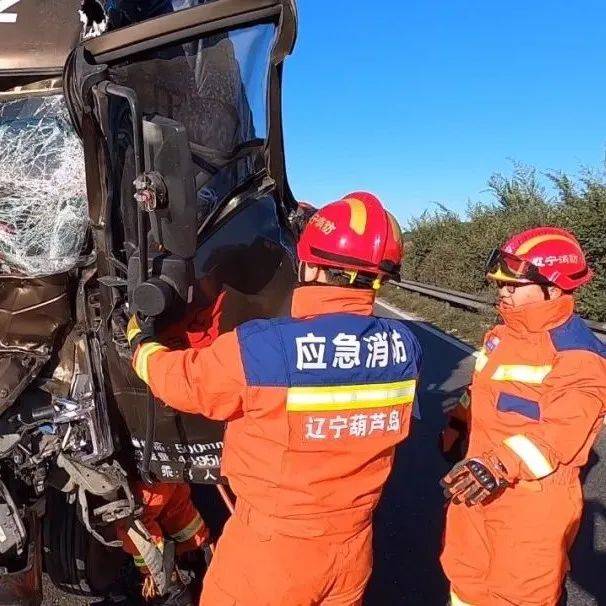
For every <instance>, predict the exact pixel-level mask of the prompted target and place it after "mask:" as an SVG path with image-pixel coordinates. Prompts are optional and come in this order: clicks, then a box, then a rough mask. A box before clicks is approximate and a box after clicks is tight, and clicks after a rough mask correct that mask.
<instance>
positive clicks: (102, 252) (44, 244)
mask: <svg viewBox="0 0 606 606" xmlns="http://www.w3.org/2000/svg"><path fill="white" fill-rule="evenodd" d="M31 4H34V3H31ZM74 4H75V6H72V5H74ZM86 4H88V3H87V2H85V3H84V5H86ZM93 4H94V7H93V8H95V9H98V8H99V7H100V6H102V5H103V4H104V3H93ZM26 5H27V8H28V10H29V9H30V8H31V6H30V3H27V2H26V0H24V1H23V6H24V7H25V6H26ZM68 5H69V6H68ZM143 6H144V7H147V8H148V9H150V7H151V8H153V11H152V12H151V13H150V12H149V11H148V12H145V10H141V8H142V7H143ZM66 7H67V8H66V10H69V11H73V16H75V15H76V14H77V9H78V3H73V2H72V3H69V2H67V3H66ZM102 8H103V9H104V10H102V11H100V12H99V16H98V18H99V19H101V21H98V22H95V24H94V27H89V26H90V25H91V24H90V18H91V17H92V14H85V15H84V16H85V17H86V18H87V19H89V22H88V23H86V24H85V27H84V31H85V33H86V34H87V35H88V34H90V32H91V31H92V32H93V34H95V33H96V34H101V35H99V36H98V37H93V38H90V39H88V40H86V41H85V42H83V43H81V44H79V45H77V47H76V49H75V50H74V52H73V53H72V54H71V55H70V57H69V59H68V61H67V63H66V65H65V69H64V72H63V74H62V79H63V81H62V85H63V92H64V94H63V95H62V94H61V91H59V90H57V88H56V86H57V83H56V81H55V82H54V83H53V85H52V95H51V94H50V92H49V90H46V91H45V92H44V93H41V94H40V96H39V97H36V99H38V101H37V103H40V104H41V105H40V106H39V107H43V106H44V103H45V102H42V101H41V99H42V98H44V97H47V96H48V97H52V99H51V101H50V102H49V103H48V104H47V105H46V106H45V107H46V110H45V111H46V117H45V118H44V121H42V122H41V128H40V129H38V130H37V132H38V134H41V133H43V132H48V129H50V128H51V125H52V128H58V126H57V125H58V124H60V125H61V128H63V126H64V125H67V126H66V128H65V130H64V134H65V138H66V140H67V141H69V142H70V144H71V142H74V141H76V140H75V138H74V136H73V135H74V132H75V133H77V135H78V137H79V138H80V140H81V145H82V147H83V158H84V170H82V163H81V162H82V161H81V160H78V159H76V158H72V160H73V161H70V162H68V163H67V165H63V168H62V170H64V171H71V172H70V173H69V174H70V175H71V176H70V177H69V178H68V179H60V180H59V182H58V183H59V184H60V186H61V187H63V188H65V187H66V186H69V188H72V189H71V190H70V191H69V192H63V193H68V195H65V196H62V197H61V200H62V202H61V204H59V205H58V206H57V207H56V208H55V209H54V211H52V212H51V211H50V208H47V207H40V208H38V210H37V211H36V212H34V213H32V212H30V211H29V210H28V211H27V212H26V213H25V214H24V215H23V218H21V219H17V218H16V217H17V215H15V214H14V213H9V214H10V215H11V217H10V218H8V217H7V219H6V220H4V219H0V259H3V261H2V260H0V266H1V267H3V271H4V274H2V273H1V272H0V381H1V382H2V385H1V386H0V387H1V388H2V389H0V477H1V479H2V481H3V484H2V485H0V527H1V528H2V530H3V531H4V532H5V534H6V536H7V537H8V540H7V541H6V542H3V544H2V545H1V546H0V576H1V577H2V578H0V604H3V603H6V604H8V603H10V604H30V603H31V604H34V603H39V594H40V580H39V577H40V567H39V561H40V559H41V557H42V554H44V566H45V568H46V570H47V572H48V573H49V575H50V577H51V580H52V581H53V582H54V583H55V584H57V585H59V586H60V587H62V588H63V589H65V590H67V591H71V592H74V593H79V594H82V595H104V594H105V593H107V592H108V591H109V588H110V587H112V586H114V585H115V583H114V581H115V577H116V575H117V574H118V569H119V568H120V567H121V566H122V565H123V564H124V565H125V566H126V560H125V556H124V554H123V553H122V551H121V550H120V549H119V547H118V545H117V543H116V542H115V536H114V534H113V530H112V528H113V524H114V522H115V521H116V520H118V519H120V518H123V517H125V516H128V515H133V514H134V513H135V504H134V503H133V501H132V494H131V493H130V491H129V487H128V481H130V479H132V478H136V477H137V476H140V477H143V478H147V479H152V480H161V481H188V482H193V483H217V482H220V481H221V478H220V476H219V468H220V461H221V448H222V438H223V430H224V425H223V424H222V423H215V422H213V421H209V420H207V419H203V418H202V417H199V416H195V415H185V414H178V413H176V412H174V411H172V410H171V409H169V408H167V407H165V406H164V405H163V404H162V403H160V402H156V401H155V400H154V399H153V398H151V397H150V395H149V393H148V392H147V390H146V388H145V386H144V385H143V384H142V383H141V382H140V381H139V380H138V378H137V377H136V375H135V374H134V373H133V371H132V369H131V365H130V351H129V348H128V346H127V343H126V339H125V328H126V321H127V319H128V316H129V315H130V314H131V313H133V312H134V311H139V312H140V313H145V314H150V315H155V314H156V313H159V314H161V315H160V318H159V320H158V323H159V325H160V327H161V331H160V334H161V335H162V337H161V338H163V339H166V340H167V342H169V344H170V345H171V346H173V347H184V346H188V345H191V346H200V345H201V344H203V343H202V341H203V340H204V339H201V335H204V334H206V333H207V332H208V331H209V328H210V329H211V332H212V333H213V334H218V333H221V332H225V331H227V330H230V329H232V328H234V327H235V326H237V325H238V324H240V323H241V322H243V321H246V320H248V319H252V318H259V317H272V316H277V315H281V314H283V313H286V312H287V311H288V308H289V300H290V295H291V290H292V287H293V285H294V282H295V279H296V275H295V252H294V249H295V245H294V240H295V237H294V234H293V230H292V227H291V225H290V222H289V217H290V216H291V214H292V212H293V211H294V209H295V207H296V204H295V202H294V200H293V197H292V195H291V193H290V189H289V187H288V182H287V178H286V173H285V162H284V149H283V142H282V125H281V110H280V97H281V95H280V87H281V73H282V63H283V61H284V59H285V57H286V55H287V54H288V53H289V52H290V50H291V49H292V46H293V44H294V39H295V29H296V14H295V10H294V6H293V4H292V3H291V2H290V1H287V0H247V1H244V0H215V1H211V2H194V1H190V2H185V1H183V0H174V1H173V2H166V1H163V2H150V3H136V2H129V1H128V0H118V1H114V2H111V3H110V2H108V3H105V6H104V7H102ZM70 15H72V13H70ZM70 18H71V17H70ZM85 20H86V19H85ZM72 26H73V30H70V32H71V34H70V35H65V36H64V39H62V41H61V44H62V45H63V47H65V48H70V47H71V46H73V45H74V44H75V40H74V35H75V32H76V31H77V32H80V28H81V26H80V23H78V22H77V19H76V21H74V19H73V18H71V21H70V27H72ZM76 28H77V29H76ZM102 32H105V33H102ZM70 36H71V38H70ZM76 37H77V36H76ZM70 40H71V42H70ZM57 44H58V42H57ZM70 45H71V46H70ZM63 47H62V48H63ZM41 54H43V53H41ZM1 67H3V64H2V62H1V61H0V68H1ZM45 70H46V71H45ZM43 76H44V78H43ZM59 76H61V74H60V73H59V72H58V71H57V69H56V67H55V68H52V69H50V70H49V69H47V68H46V67H45V68H44V69H38V67H35V68H33V71H32V72H31V73H26V72H24V71H22V69H21V66H20V67H18V68H16V69H11V70H9V71H8V72H7V78H8V77H10V78H11V80H10V84H9V83H8V80H6V89H11V90H12V92H13V93H15V92H17V93H23V92H24V90H23V89H18V90H16V89H15V87H16V86H21V87H22V86H25V85H32V84H35V83H37V82H40V81H41V78H42V79H48V78H49V77H52V78H57V77H59ZM0 78H1V70H0ZM30 92H31V91H30ZM36 94H37V93H36ZM34 97H35V95H30V94H29V93H28V94H26V95H25V96H23V95H22V99H26V100H27V102H24V103H23V106H24V107H25V106H28V107H30V108H34V110H33V111H35V107H36V103H34V102H33V101H32V100H31V99H33V98H34ZM0 107H1V100H0ZM7 107H8V106H7ZM51 110H52V111H51ZM66 110H67V111H69V114H70V117H71V122H72V124H73V128H74V130H73V131H71V130H70V127H69V124H68V123H67V121H66V113H65V112H66ZM11 111H13V114H16V113H17V112H16V111H14V106H13V109H12V110H11ZM22 117H23V116H21V118H20V119H22ZM23 124H25V125H27V120H25V122H23ZM45 129H47V130H45ZM53 132H54V131H53ZM44 139H45V142H47V139H48V137H45V138H44ZM43 147H44V146H43V145H42V144H35V145H32V148H31V149H32V151H33V152H39V151H40V150H42V149H43ZM0 154H1V151H0ZM0 158H1V156H0ZM32 158H34V159H35V158H37V154H36V153H33V154H32ZM4 160H6V157H4ZM11 164H13V163H11ZM57 166H61V164H60V163H57V162H56V161H55V160H52V161H51V162H50V163H47V165H46V169H47V173H46V174H45V176H44V177H42V176H40V178H41V179H45V182H44V184H39V185H40V187H39V188H35V189H36V190H37V191H38V193H42V192H47V193H49V184H48V183H47V182H46V179H50V181H51V182H52V179H53V178H54V177H53V173H52V170H54V169H55V168H56V167H57ZM51 169H52V170H51ZM11 170H15V171H18V170H22V168H20V167H17V166H13V167H12V168H11ZM65 174H68V173H67V172H66V173H65ZM83 179H84V180H85V184H86V198H82V196H81V195H80V194H81V193H82V184H83ZM17 180H19V179H17ZM29 183H32V181H30V182H29ZM50 191H52V193H53V195H54V196H55V198H54V199H56V198H57V189H56V188H52V187H51V188H50ZM76 192H78V195H76ZM0 197H2V193H1V192H0ZM40 199H43V198H40ZM65 199H66V200H68V201H67V202H65ZM82 202H84V204H81V203H82ZM74 205H76V206H77V208H78V210H79V211H81V214H78V213H74V212H73V210H74V207H75V206H74ZM34 207H35V206H34ZM34 207H32V208H34ZM30 210H31V209H30ZM44 213H46V215H45V214H44ZM60 219H61V220H60ZM32 224H35V225H36V226H37V227H36V229H38V231H37V232H36V233H37V234H40V237H39V238H38V237H34V238H32V233H31V232H30V233H28V230H27V229H24V230H19V229H17V228H19V227H25V226H28V225H32ZM44 227H46V229H43V228H44ZM42 265H44V266H45V267H46V269H44V270H42V271H40V267H41V266H42ZM61 490H63V491H64V492H61ZM45 504H46V505H45ZM64 528H70V529H73V532H72V531H70V533H68V534H67V535H66V534H65V533H64V532H63V531H62V530H61V529H64ZM92 537H95V538H92ZM57 554H59V555H60V557H58V556H57ZM109 554H111V556H109ZM108 556H109V557H108ZM100 561H103V562H104V565H103V566H99V565H98V563H99V562H100ZM110 564H111V565H110ZM2 568H3V569H4V570H2ZM28 574H29V577H27V575H28ZM15 575H20V577H19V578H17V577H16V576H15ZM26 577H27V578H26ZM30 577H33V580H32V578H30ZM2 579H4V581H3V580H2ZM15 587H17V589H14V588H15ZM5 589H6V591H5V593H6V595H7V596H8V597H7V598H6V599H5V600H4V601H3V599H4V594H3V593H2V592H3V591H4V590H5ZM11 592H12V593H11ZM22 594H23V595H22ZM17 595H19V599H17V597H16V596H17ZM11 600H12V601H11ZM132 603H135V602H132Z"/></svg>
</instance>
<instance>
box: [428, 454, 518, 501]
mask: <svg viewBox="0 0 606 606" xmlns="http://www.w3.org/2000/svg"><path fill="white" fill-rule="evenodd" d="M440 484H441V485H442V488H444V495H445V496H446V498H447V499H452V502H453V503H455V504H459V503H465V505H467V507H471V506H472V505H478V504H479V503H483V502H484V501H486V500H487V499H489V498H491V497H494V496H495V495H497V494H498V493H499V492H501V491H502V490H503V489H504V488H505V487H506V486H507V485H508V484H509V483H508V481H507V469H505V466H504V465H503V464H502V463H501V461H499V459H497V457H495V456H494V455H490V454H489V455H484V456H483V457H481V458H470V459H464V460H463V461H461V462H460V463H457V464H456V465H455V466H454V467H453V468H452V469H451V470H450V471H449V472H448V473H447V474H446V475H445V476H444V478H442V480H441V481H440Z"/></svg>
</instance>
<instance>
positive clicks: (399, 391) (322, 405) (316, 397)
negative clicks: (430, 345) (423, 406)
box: [286, 379, 417, 412]
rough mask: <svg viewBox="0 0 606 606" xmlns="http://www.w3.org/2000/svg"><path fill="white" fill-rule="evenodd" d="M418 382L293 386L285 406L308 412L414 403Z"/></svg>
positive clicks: (288, 408)
mask: <svg viewBox="0 0 606 606" xmlns="http://www.w3.org/2000/svg"><path fill="white" fill-rule="evenodd" d="M416 384H417V382H416V381H415V380H414V379H412V380H409V381H396V382H394V383H374V384H368V385H334V386H332V387H291V388H289V389H288V392H287V396H286V409H287V410H292V411H300V412H309V411H316V410H352V409H361V408H382V407H385V406H398V405H399V404H412V402H413V401H414V397H415V389H416Z"/></svg>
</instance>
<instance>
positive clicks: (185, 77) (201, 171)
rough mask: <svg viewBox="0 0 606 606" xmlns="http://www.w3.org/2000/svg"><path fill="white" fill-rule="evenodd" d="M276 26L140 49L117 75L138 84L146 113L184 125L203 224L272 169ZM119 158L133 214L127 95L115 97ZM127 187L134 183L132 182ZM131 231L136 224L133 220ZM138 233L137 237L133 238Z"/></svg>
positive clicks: (115, 77) (115, 78)
mask: <svg viewBox="0 0 606 606" xmlns="http://www.w3.org/2000/svg"><path fill="white" fill-rule="evenodd" d="M274 35H275V26H274V25H273V24H269V23H268V24H259V25H255V26H252V27H245V28H240V29H237V30H233V31H229V32H221V33H218V34H212V35H207V36H204V37H201V38H199V39H196V40H193V41H189V42H186V43H182V44H177V45H173V46H167V47H163V48H161V49H155V50H153V51H148V52H145V53H141V54H139V55H136V56H135V57H132V58H130V59H129V60H128V61H127V62H123V63H121V64H119V65H116V66H112V68H111V70H110V73H111V79H112V80H113V81H115V82H116V83H119V84H122V85H124V86H128V87H129V88H133V89H135V91H136V92H137V97H138V100H139V104H140V107H141V111H142V113H143V115H144V116H145V117H152V116H154V115H161V116H164V117H166V118H170V119H173V120H176V121H178V122H180V123H181V124H183V125H184V126H185V128H186V130H187V134H188V138H189V141H190V149H191V152H192V164H193V170H194V177H195V184H196V190H197V204H198V225H201V224H202V223H203V221H204V219H205V218H207V217H208V215H209V214H210V213H211V212H212V211H213V210H214V209H215V208H216V207H217V206H218V205H219V204H220V203H221V202H222V201H223V200H224V199H225V198H226V197H227V196H228V195H229V194H231V193H232V192H233V191H234V189H235V188H237V187H238V186H239V185H241V184H243V183H244V182H245V181H246V180H248V179H249V178H250V177H251V175H253V174H256V173H258V172H259V171H260V170H262V169H263V168H265V154H264V146H265V139H266V136H267V117H266V112H267V95H268V93H267V90H268V77H269V61H270V54H271V49H272V45H273V41H274ZM109 116H110V126H111V131H112V133H113V140H112V142H111V143H110V145H111V146H112V147H113V150H112V152H113V153H112V157H113V158H114V161H115V162H116V163H117V164H118V166H117V170H116V173H117V174H118V175H120V178H119V183H114V186H116V187H121V188H122V191H121V192H120V194H119V197H120V198H121V200H122V205H123V208H122V214H123V216H128V215H129V214H132V213H131V211H130V210H128V209H127V208H125V205H128V206H132V193H133V192H132V181H133V180H134V175H133V173H132V170H133V168H132V135H131V133H132V127H131V123H130V120H131V117H130V112H129V111H128V110H127V108H126V105H125V102H124V101H123V100H120V99H115V98H113V99H111V100H110V107H109ZM125 184H126V186H127V188H126V190H125V189H124V186H125ZM127 230H128V227H127ZM127 239H130V238H127Z"/></svg>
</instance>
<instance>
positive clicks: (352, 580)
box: [130, 192, 420, 606]
mask: <svg viewBox="0 0 606 606" xmlns="http://www.w3.org/2000/svg"><path fill="white" fill-rule="evenodd" d="M400 238H401V236H400V230H399V227H398V225H397V223H396V221H395V220H394V219H393V217H392V216H391V215H390V214H389V213H387V212H386V211H385V210H384V209H383V207H382V205H381V203H380V202H379V200H378V199H377V198H376V197H375V196H373V195H371V194H368V193H363V192H357V193H353V194H350V195H349V196H347V197H346V198H344V199H342V200H339V201H337V202H334V203H332V204H329V205H328V206H326V207H325V208H323V209H321V210H320V211H318V212H317V213H316V214H315V215H313V217H312V218H311V219H310V221H309V223H308V224H307V226H306V228H305V229H304V231H303V233H302V235H301V238H300V241H299V245H298V253H299V259H300V265H299V278H300V287H299V288H297V289H295V292H294V295H293V301H292V317H287V318H279V319H273V320H255V321H251V322H246V323H245V324H243V325H241V326H240V327H238V328H237V329H236V330H235V331H233V332H228V333H225V334H223V335H221V336H220V337H219V338H218V339H217V340H216V341H215V342H214V343H213V344H212V345H211V346H210V347H207V348H205V349H202V350H199V351H194V350H186V351H169V350H168V349H167V348H166V347H164V346H162V345H161V344H159V343H157V342H155V341H154V340H153V335H152V334H150V332H149V331H148V329H147V328H146V326H145V325H144V324H143V323H142V322H141V321H138V320H137V319H136V318H135V319H133V320H131V334H130V340H131V342H132V343H133V344H135V345H136V344H137V343H138V344H139V345H138V347H137V349H136V350H135V355H134V359H133V364H134V367H135V370H136V372H137V373H138V374H139V376H140V377H141V378H142V379H143V380H144V381H146V382H147V383H148V384H149V385H150V387H151V389H152V391H153V392H154V393H155V394H156V396H158V397H159V398H161V399H162V400H163V401H164V402H166V403H167V404H168V405H170V406H172V407H174V408H176V409H178V410H182V411H185V412H189V413H200V414H203V415H205V416H207V417H211V418H215V419H226V420H228V421H229V422H228V424H227V430H226V434H225V448H224V456H223V462H222V472H223V474H224V475H225V476H227V478H228V479H229V482H230V485H231V488H232V489H233V491H234V492H235V494H236V496H237V503H236V512H235V514H234V515H233V516H232V517H231V518H230V520H229V521H228V522H227V525H226V527H225V529H224V532H223V535H222V536H221V538H220V539H219V543H218V546H217V550H216V552H215V556H214V558H213V560H212V563H211V565H210V568H209V571H208V573H207V576H206V578H205V580H204V587H203V590H202V598H201V604H203V605H204V606H226V605H230V606H231V605H234V604H237V605H239V606H248V605H250V606H274V605H276V606H277V605H284V606H297V605H300V606H304V605H312V604H326V605H328V604H331V605H333V606H339V605H340V606H346V605H347V606H354V605H359V604H361V603H362V602H361V600H362V594H363V592H364V588H365V586H366V583H367V581H368V578H369V576H370V572H371V567H372V546H371V539H372V530H371V524H372V512H373V509H374V508H375V506H376V504H377V502H378V500H379V496H380V494H381V490H382V487H383V484H384V483H385V481H386V479H387V477H388V475H389V472H390V470H391V466H392V461H393V456H394V449H395V446H396V444H398V443H399V442H400V441H402V440H403V439H404V438H406V436H407V435H408V431H409V424H410V417H411V411H412V403H413V400H414V397H415V388H416V383H417V377H418V372H419V364H420V349H419V345H418V343H417V341H416V339H415V337H414V336H413V335H412V333H411V332H410V331H409V330H408V329H407V327H406V326H405V325H404V324H403V323H402V322H400V321H398V320H393V319H387V318H377V317H374V316H373V315H372V308H373V303H374V299H375V292H376V288H377V287H378V286H379V285H380V284H381V282H382V281H383V280H384V279H386V278H388V277H392V276H393V277H395V276H396V275H398V274H399V266H400V261H401V255H402V245H401V239H400Z"/></svg>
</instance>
